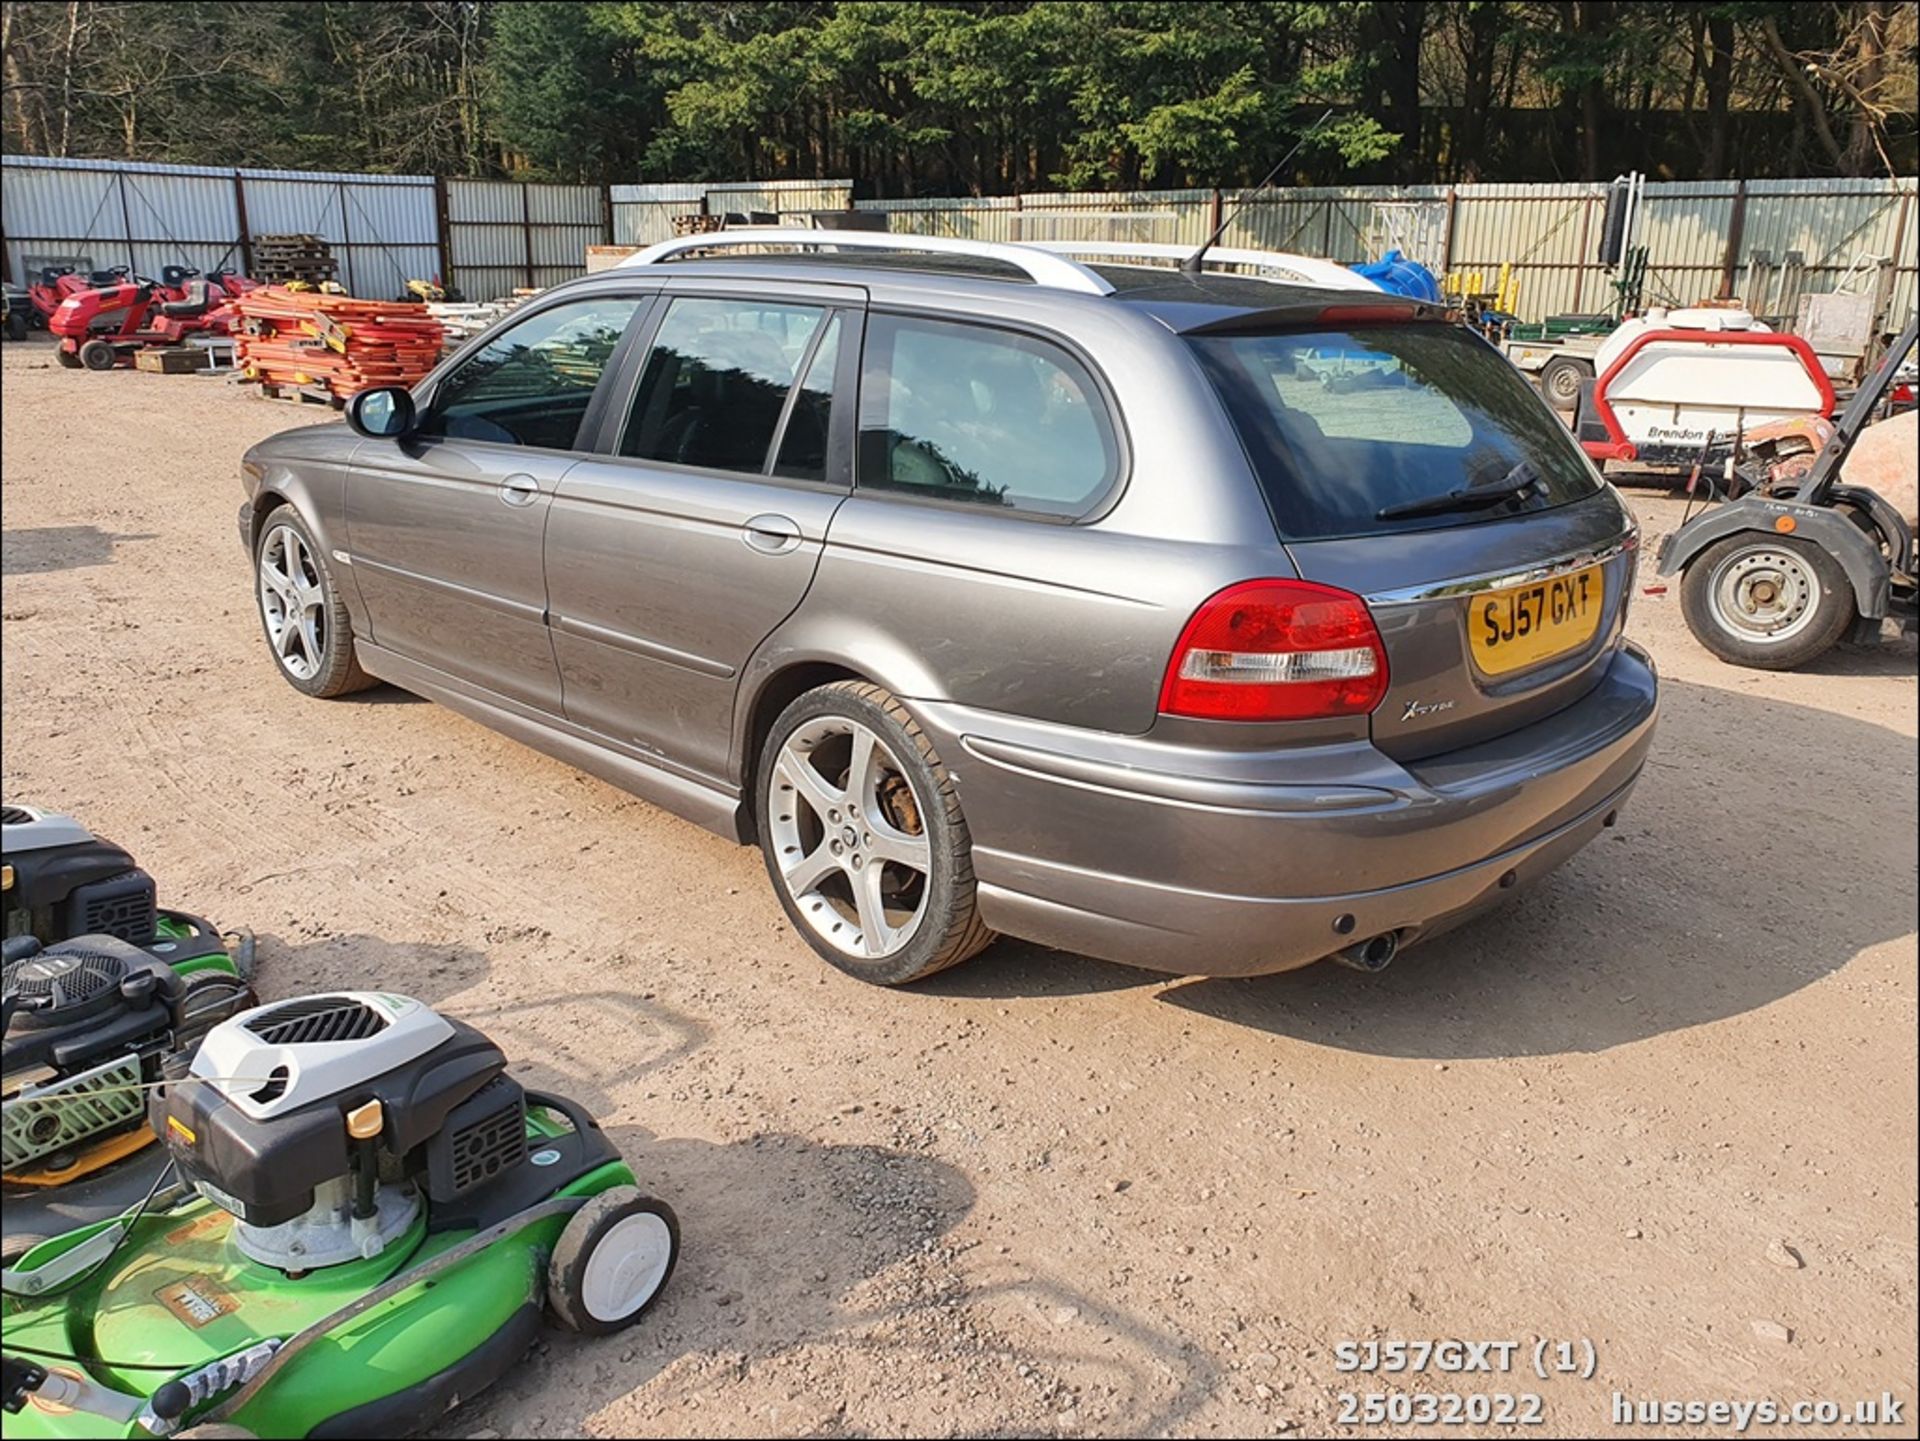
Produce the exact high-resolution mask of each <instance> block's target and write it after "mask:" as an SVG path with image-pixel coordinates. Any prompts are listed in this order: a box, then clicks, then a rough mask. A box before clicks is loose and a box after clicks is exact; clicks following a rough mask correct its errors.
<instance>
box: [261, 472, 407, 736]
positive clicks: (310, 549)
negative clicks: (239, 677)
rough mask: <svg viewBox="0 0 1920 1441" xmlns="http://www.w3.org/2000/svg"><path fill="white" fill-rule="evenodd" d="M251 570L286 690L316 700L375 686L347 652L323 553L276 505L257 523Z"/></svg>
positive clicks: (342, 615)
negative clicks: (292, 690)
mask: <svg viewBox="0 0 1920 1441" xmlns="http://www.w3.org/2000/svg"><path fill="white" fill-rule="evenodd" d="M253 571H254V587H253V589H254V608H255V609H256V610H258V611H259V613H260V625H261V629H262V630H263V632H264V633H265V635H266V638H267V649H268V650H269V651H270V652H271V653H272V655H273V659H274V669H276V670H278V671H279V672H280V674H281V676H282V677H283V678H284V679H285V680H286V682H287V684H289V685H291V686H292V687H293V688H294V689H295V690H297V691H299V692H301V693H302V694H303V695H310V696H313V697H315V698H316V699H320V700H327V699H331V698H332V697H334V696H343V695H351V694H352V693H353V692H354V691H361V690H365V689H367V687H369V686H371V685H375V684H377V682H376V681H375V680H374V678H373V677H372V676H370V675H368V674H367V673H366V672H365V671H364V670H362V669H361V668H360V661H359V659H358V657H357V656H356V655H355V654H354V649H353V618H352V617H351V616H350V615H348V614H347V606H346V602H345V601H343V600H341V598H340V588H339V586H338V585H336V584H335V582H334V578H333V572H332V570H331V569H330V568H329V567H328V565H327V557H326V554H325V552H324V551H322V550H321V548H320V545H319V543H318V542H317V541H316V540H314V538H313V531H312V530H311V529H310V528H309V527H308V525H307V522H306V520H305V518H304V517H303V516H302V515H301V514H300V512H299V511H297V510H295V509H294V508H293V507H292V506H290V505H282V506H276V507H275V508H274V509H273V510H271V511H270V512H268V514H267V517H266V519H265V520H264V521H262V522H261V525H260V535H259V538H258V539H257V540H256V541H255V542H254V548H253Z"/></svg>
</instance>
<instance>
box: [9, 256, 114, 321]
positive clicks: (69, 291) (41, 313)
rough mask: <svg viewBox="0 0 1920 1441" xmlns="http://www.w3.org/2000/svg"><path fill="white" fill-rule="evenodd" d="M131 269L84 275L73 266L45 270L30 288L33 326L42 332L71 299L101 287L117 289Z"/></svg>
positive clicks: (36, 276)
mask: <svg viewBox="0 0 1920 1441" xmlns="http://www.w3.org/2000/svg"><path fill="white" fill-rule="evenodd" d="M126 274H127V267H126V266H124V265H121V266H118V267H116V268H114V269H112V270H95V271H92V272H91V273H89V274H87V275H82V274H80V273H79V272H78V271H76V270H75V269H74V268H73V267H72V266H71V265H49V266H46V267H44V268H43V269H41V270H40V271H39V272H38V273H37V274H36V275H35V276H34V278H33V283H32V284H30V285H29V286H27V300H28V301H29V302H30V303H31V304H32V306H33V324H34V325H36V326H37V327H39V328H40V329H42V330H45V329H46V328H47V325H48V323H49V322H50V321H51V320H52V319H53V312H54V311H56V310H58V309H59V308H60V302H61V301H63V300H65V299H66V298H67V297H68V296H71V295H78V294H80V292H81V291H83V290H91V289H93V288H95V287H96V286H101V285H117V284H119V283H120V281H122V280H124V279H125V278H126Z"/></svg>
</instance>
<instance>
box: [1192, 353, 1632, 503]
mask: <svg viewBox="0 0 1920 1441" xmlns="http://www.w3.org/2000/svg"><path fill="white" fill-rule="evenodd" d="M1191 343H1192V345H1193V347H1194V350H1195V353H1196V354H1197V355H1198V357H1199V359H1200V363H1201V367H1202V368H1203V369H1204V370H1205V371H1206V372H1207V375H1208V377H1209V378H1210V379H1211V380H1212V381H1213V384H1214V387H1215V389H1216V390H1217V391H1218V392H1219V394H1220V398H1221V400H1222V401H1223V402H1224V403H1225V404H1226V407H1227V411H1228V414H1229V415H1230V416H1231V417H1232V419H1233V424H1234V427H1235V429H1236V430H1237V431H1238V432H1239V434H1240V439H1241V442H1242V444H1243V445H1244V446H1245V447H1246V451H1247V456H1248V458H1249V460H1251V462H1252V463H1253V468H1254V472H1255V474H1256V475H1257V476H1258V478H1259V481H1260V485H1261V488H1262V489H1263V490H1264V491H1265V492H1266V496H1267V501H1268V504H1269V506H1270V507H1271V508H1272V511H1273V515H1274V521H1275V523H1276V524H1277V525H1278V527H1279V529H1280V532H1281V534H1282V535H1283V536H1284V537H1285V538H1287V539H1289V540H1319V539H1329V538H1333V537H1339V536H1351V535H1368V534H1375V533H1378V532H1382V531H1405V530H1427V529H1433V528H1436V527H1440V526H1451V525H1468V524H1473V523H1474V522H1476V521H1480V520H1487V519H1497V518H1501V517H1506V516H1511V515H1515V514H1520V513H1524V512H1526V511H1529V510H1545V509H1550V508H1552V507H1554V506H1559V505H1565V504H1567V503H1569V502H1571V501H1575V500H1580V499H1582V498H1584V497H1586V496H1590V495H1592V494H1594V493H1595V492H1596V491H1597V490H1598V489H1599V488H1600V481H1599V478H1598V476H1597V475H1596V474H1595V472H1594V470H1593V467H1592V466H1591V465H1590V464H1589V463H1588V461H1587V459H1586V457H1585V456H1584V455H1583V454H1582V453H1581V451H1580V449H1579V447H1578V446H1577V445H1576V444H1575V443H1574V440H1573V437H1572V436H1571V435H1570V434H1569V433H1568V432H1567V429H1566V427H1565V426H1563V425H1562V424H1561V423H1560V421H1559V420H1558V419H1557V418H1556V417H1555V416H1554V414H1553V412H1552V411H1550V410H1548V409H1547V407H1546V404H1545V403H1544V402H1543V401H1542V400H1541V399H1540V398H1539V397H1538V396H1537V395H1535V394H1534V392H1533V388H1532V387H1531V386H1529V385H1528V384H1527V383H1526V381H1525V380H1523V379H1522V378H1521V377H1520V375H1519V374H1518V373H1517V372H1516V371H1515V370H1514V369H1513V367H1512V366H1511V365H1509V364H1508V363H1507V362H1506V360H1505V359H1504V358H1503V357H1501V356H1500V355H1499V354H1498V353H1496V352H1495V351H1494V350H1492V349H1491V348H1489V347H1488V346H1487V345H1486V344H1485V343H1484V342H1482V341H1481V340H1480V339H1478V338H1477V337H1476V336H1473V335H1470V334H1468V333H1467V332H1466V331H1463V330H1460V329H1458V328H1456V327H1453V326H1445V325H1433V324H1428V325H1383V326H1363V327H1355V328H1353V329H1351V330H1346V331H1311V332H1286V333H1280V334H1272V335H1222V336H1196V337H1194V338H1193V340H1192V342H1191ZM1525 479H1531V480H1532V481H1533V485H1532V488H1531V489H1530V490H1529V491H1528V492H1527V493H1526V494H1525V495H1522V496H1517V497H1515V498H1514V499H1512V500H1508V501H1503V502H1501V503H1500V504H1497V505H1482V504H1477V503H1472V502H1469V503H1468V504H1466V505H1463V506H1461V507H1460V508H1458V509H1449V510H1444V511H1440V512H1436V513H1433V514H1426V515H1417V516H1402V517H1391V518H1383V517H1382V516H1381V512H1382V511H1385V510H1392V509H1395V508H1397V507H1403V506H1407V505H1410V504H1418V503H1420V502H1423V501H1428V500H1434V499H1437V498H1442V497H1445V496H1447V495H1448V494H1450V493H1451V492H1455V491H1473V490H1475V489H1478V488H1491V487H1505V486H1509V485H1512V484H1514V483H1515V482H1517V481H1519V480H1525Z"/></svg>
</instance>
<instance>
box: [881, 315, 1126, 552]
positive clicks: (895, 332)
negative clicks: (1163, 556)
mask: <svg viewBox="0 0 1920 1441" xmlns="http://www.w3.org/2000/svg"><path fill="white" fill-rule="evenodd" d="M1119 461H1120V457H1119V446H1118V444H1117V443H1116V441H1115V439H1114V433H1113V426H1112V423H1111V421H1110V420H1109V418H1108V415H1107V408H1106V404H1105V402H1104V401H1103V400H1102V399H1101V396H1100V392H1099V391H1098V390H1097V389H1096V388H1095V386H1094V383H1093V377H1092V376H1090V375H1088V374H1087V371H1086V368H1085V367H1084V366H1082V365H1081V364H1080V363H1079V362H1078V361H1077V360H1075V359H1074V358H1073V357H1072V356H1071V355H1069V354H1067V352H1066V351H1065V350H1063V349H1061V348H1060V347H1059V346H1057V345H1052V344H1049V343H1048V342H1046V341H1044V340H1036V339H1034V338H1033V337H1031V336H1026V335H1019V334H1016V333H1014V332H1012V331H1006V330H995V329H992V328H990V327H987V326H983V325H962V324H952V323H949V322H946V321H938V320H920V319H909V318H907V317H905V316H886V315H876V316H873V317H871V318H870V319H869V321H868V323H867V340H866V346H865V353H864V357H863V362H862V375H861V380H860V455H859V463H860V470H859V478H858V483H859V484H860V485H861V486H862V487H864V488H867V489H879V490H895V491H902V492H907V493H910V494H914V495H924V496H927V497H929V498H931V499H937V500H959V501H970V502H975V503H977V504H980V505H990V506H998V507H1003V508H1005V509H1009V510H1022V511H1030V512H1036V513H1039V514H1042V515H1062V516H1074V515H1079V514H1081V513H1082V512H1084V511H1085V510H1086V509H1087V507H1088V506H1089V505H1091V504H1092V503H1093V501H1094V500H1096V499H1097V498H1098V497H1099V496H1100V494H1101V493H1102V492H1104V491H1105V490H1106V488H1107V487H1108V486H1109V485H1110V484H1111V483H1112V482H1113V480H1114V478H1115V475H1116V473H1117V471H1118V469H1119Z"/></svg>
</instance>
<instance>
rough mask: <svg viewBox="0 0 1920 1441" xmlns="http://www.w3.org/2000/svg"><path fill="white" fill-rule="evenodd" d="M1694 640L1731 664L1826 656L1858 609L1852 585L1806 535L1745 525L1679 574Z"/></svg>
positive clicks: (1763, 666)
mask: <svg viewBox="0 0 1920 1441" xmlns="http://www.w3.org/2000/svg"><path fill="white" fill-rule="evenodd" d="M1680 611H1681V614H1682V615H1684V616H1685V617H1686V621H1687V629H1688V630H1690V631H1692V632H1693V635H1694V639H1696V640H1698V641H1699V642H1700V644H1702V645H1703V646H1705V647H1706V648H1707V649H1708V650H1710V651H1712V652H1713V653H1714V654H1715V655H1717V656H1719V657H1720V659H1721V660H1723V661H1726V662H1727V663H1728V664H1729V665H1741V666H1748V667H1751V668H1752V669H1754V670H1792V669H1793V668H1794V667H1795V666H1799V665H1805V664H1806V663H1807V662H1808V661H1810V660H1813V659H1814V658H1815V657H1817V656H1821V655H1825V654H1826V653H1827V651H1828V650H1830V649H1832V647H1833V645H1834V643H1835V642H1836V641H1838V640H1839V639H1840V638H1841V637H1842V636H1843V635H1845V634H1846V633H1847V628H1848V627H1849V626H1851V625H1852V624H1853V621H1854V618H1855V616H1856V615H1857V613H1858V612H1857V610H1856V608H1855V606H1854V600H1853V585H1852V583H1851V582H1849V581H1848V579H1847V574H1846V572H1845V571H1844V570H1842V569H1841V568H1840V562H1838V561H1837V560H1835V559H1834V558H1833V557H1832V556H1831V555H1829V554H1828V553H1827V552H1826V551H1825V550H1824V549H1822V548H1821V547H1820V546H1818V545H1814V544H1812V543H1810V542H1808V541H1804V540H1800V539H1797V538H1792V537H1788V536H1783V535H1769V534H1766V533H1765V532H1762V531H1743V532H1742V533H1740V534H1738V535H1730V536H1728V537H1727V538H1726V539H1725V540H1722V541H1720V542H1718V543H1716V544H1714V545H1710V546H1708V547H1707V548H1706V549H1705V550H1704V551H1702V552H1701V553H1700V554H1699V555H1697V556H1695V557H1694V558H1693V560H1692V561H1690V562H1689V563H1688V565H1687V568H1686V570H1685V572H1683V573H1682V575H1681V577H1680Z"/></svg>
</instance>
